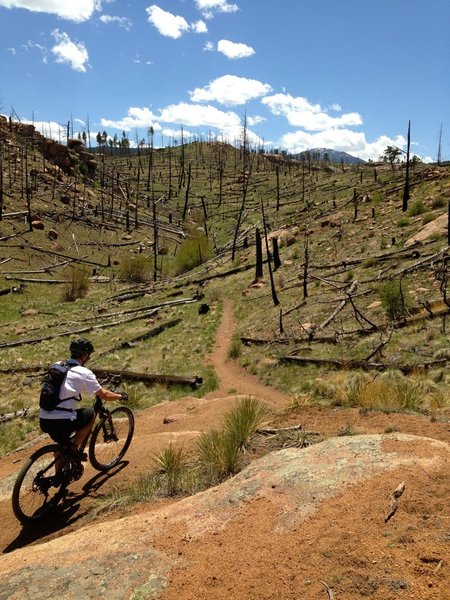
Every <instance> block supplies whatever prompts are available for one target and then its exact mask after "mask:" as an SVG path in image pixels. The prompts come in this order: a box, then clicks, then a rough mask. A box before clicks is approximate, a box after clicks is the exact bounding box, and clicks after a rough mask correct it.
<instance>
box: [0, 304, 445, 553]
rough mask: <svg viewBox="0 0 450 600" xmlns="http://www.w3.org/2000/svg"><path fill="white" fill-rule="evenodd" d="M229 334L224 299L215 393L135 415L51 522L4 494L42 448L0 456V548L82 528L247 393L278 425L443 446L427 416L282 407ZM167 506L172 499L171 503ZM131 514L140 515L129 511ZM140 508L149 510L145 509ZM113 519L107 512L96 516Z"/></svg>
mask: <svg viewBox="0 0 450 600" xmlns="http://www.w3.org/2000/svg"><path fill="white" fill-rule="evenodd" d="M234 331H235V323H234V319H233V303H232V301H231V300H229V299H226V300H225V301H224V304H223V313H222V319H221V322H220V325H219V327H218V330H217V334H216V341H215V346H214V348H213V351H212V353H211V354H210V355H209V356H207V357H206V362H207V363H208V364H211V365H212V366H213V367H214V369H215V371H216V374H217V376H218V378H219V380H220V384H219V388H218V389H217V390H215V391H213V392H210V393H208V394H207V395H206V396H205V397H204V398H193V397H189V396H187V397H184V398H181V399H179V400H176V401H171V402H163V403H161V404H158V405H156V406H153V407H151V408H148V409H146V410H144V411H142V412H140V413H139V414H137V415H136V428H135V434H134V438H133V441H132V443H131V446H130V448H129V450H128V452H127V454H126V456H125V460H124V462H123V463H122V464H121V465H120V467H118V468H116V469H115V470H113V471H112V472H110V473H107V474H101V473H98V472H96V471H94V469H93V468H92V466H91V465H90V464H89V463H87V464H86V470H85V474H84V476H83V477H82V479H81V480H80V481H79V482H77V483H76V484H73V485H72V486H71V488H70V495H69V498H68V499H67V502H65V503H64V506H63V508H61V510H60V512H57V511H55V514H54V515H52V516H51V519H48V520H46V521H44V522H43V523H42V524H39V525H35V526H33V527H24V528H22V527H21V525H20V523H18V521H17V520H16V519H15V517H14V515H13V513H12V509H11V491H12V486H13V484H14V481H15V478H16V475H17V473H18V471H19V470H20V468H21V465H22V464H23V461H24V460H26V459H27V458H28V456H29V455H30V454H31V453H32V451H33V450H34V449H35V448H37V447H39V446H43V445H45V444H47V443H48V439H47V438H42V437H41V438H40V439H39V441H38V442H36V444H35V445H34V446H30V447H27V448H25V449H22V450H20V451H17V452H14V453H11V454H9V455H7V456H4V457H2V458H0V522H1V523H2V524H3V527H2V528H0V549H1V550H2V552H10V551H12V550H14V549H16V548H20V547H24V546H27V545H30V544H38V543H42V542H43V541H46V540H49V539H52V538H56V537H59V536H61V535H64V534H66V533H69V532H72V531H74V530H76V529H78V528H80V527H82V526H85V525H86V524H87V521H86V517H88V515H89V512H90V510H91V509H92V507H93V505H94V504H95V503H96V502H97V500H98V499H99V497H101V496H102V495H104V494H106V493H108V492H110V491H111V490H112V488H113V486H114V487H118V488H120V487H123V486H125V485H127V484H129V483H130V482H132V481H134V480H135V479H136V478H137V477H138V476H139V475H140V474H142V473H145V472H148V471H149V469H151V468H152V467H153V466H154V458H153V455H154V453H155V452H157V451H159V450H161V449H162V448H164V447H165V446H167V445H168V444H169V442H176V443H182V444H183V445H186V446H189V444H193V442H194V441H195V439H196V438H197V437H198V435H199V434H200V433H201V432H203V431H206V430H208V429H211V428H217V427H219V426H220V423H221V420H222V417H223V414H224V413H225V412H226V411H227V410H229V409H230V407H231V406H232V405H233V404H234V402H235V401H236V396H238V395H251V396H254V397H257V398H258V399H260V400H263V401H264V402H266V403H267V405H268V407H269V408H270V416H269V419H270V420H271V421H272V422H274V423H276V424H277V426H289V425H292V424H299V423H301V424H302V425H303V427H304V428H306V429H309V430H314V431H316V432H320V434H321V435H322V436H323V437H324V438H325V437H333V436H336V435H339V432H340V431H342V430H353V431H355V432H358V433H383V432H384V431H386V430H387V429H388V428H390V429H391V430H394V431H401V432H403V433H410V434H413V435H418V436H427V437H432V438H435V439H439V440H442V441H446V442H449V443H450V430H449V425H448V423H445V422H430V419H429V418H426V417H423V416H416V415H406V414H385V413H378V412H371V413H368V414H364V415H362V414H360V413H359V411H358V410H357V409H336V408H324V407H317V406H313V405H311V406H309V405H306V406H303V407H301V408H299V409H297V410H286V409H287V407H288V406H289V405H290V400H291V399H290V397H289V396H288V395H286V394H283V393H281V392H279V391H277V390H275V389H274V388H271V387H268V386H266V385H264V384H262V383H261V382H260V381H258V379H257V378H256V377H254V376H252V375H250V374H248V373H247V372H246V371H245V370H244V369H242V368H241V367H239V366H238V365H237V364H236V363H235V362H234V361H232V360H229V359H228V358H227V355H228V349H229V347H230V342H231V339H232V336H233V334H234ZM170 502H172V500H170ZM132 510H135V511H138V512H139V511H140V510H144V508H142V507H139V506H138V507H136V508H134V509H132ZM145 510H150V508H149V506H148V505H147V506H146V508H145ZM103 518H106V519H113V518H115V517H114V515H112V516H107V517H103Z"/></svg>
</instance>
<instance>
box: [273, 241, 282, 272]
mask: <svg viewBox="0 0 450 600" xmlns="http://www.w3.org/2000/svg"><path fill="white" fill-rule="evenodd" d="M272 250H273V270H274V271H276V270H277V269H279V268H280V267H281V260H280V252H279V249H278V238H276V237H273V238H272Z"/></svg>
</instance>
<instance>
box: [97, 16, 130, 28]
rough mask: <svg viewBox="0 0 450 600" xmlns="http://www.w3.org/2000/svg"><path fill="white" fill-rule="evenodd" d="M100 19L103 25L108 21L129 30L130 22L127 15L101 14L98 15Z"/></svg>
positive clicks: (107, 23)
mask: <svg viewBox="0 0 450 600" xmlns="http://www.w3.org/2000/svg"><path fill="white" fill-rule="evenodd" d="M100 21H101V22H102V23H105V25H109V24H110V23H116V24H117V25H119V26H120V27H123V28H124V29H126V30H127V31H130V29H131V26H132V22H131V20H130V19H127V17H113V16H111V15H102V16H101V17H100Z"/></svg>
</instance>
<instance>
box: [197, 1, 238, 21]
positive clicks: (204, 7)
mask: <svg viewBox="0 0 450 600" xmlns="http://www.w3.org/2000/svg"><path fill="white" fill-rule="evenodd" d="M195 3H196V5H197V8H198V10H199V11H200V12H201V13H202V15H203V16H204V17H205V19H212V18H213V16H214V13H234V12H236V11H238V10H239V6H238V5H237V4H230V3H229V2H227V0H195Z"/></svg>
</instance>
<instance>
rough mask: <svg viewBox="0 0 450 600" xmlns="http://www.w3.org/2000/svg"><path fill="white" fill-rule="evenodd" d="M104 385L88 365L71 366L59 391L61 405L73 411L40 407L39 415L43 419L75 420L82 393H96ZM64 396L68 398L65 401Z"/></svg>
mask: <svg viewBox="0 0 450 600" xmlns="http://www.w3.org/2000/svg"><path fill="white" fill-rule="evenodd" d="M101 388H102V386H101V385H100V384H99V382H98V381H97V378H96V376H95V375H94V373H93V372H92V371H91V370H90V369H87V368H86V367H82V366H81V365H77V366H75V367H72V368H70V369H69V370H68V371H67V375H66V378H65V379H64V382H63V384H62V386H61V391H60V392H59V397H60V399H61V402H60V404H59V406H62V407H63V408H70V409H71V412H69V411H67V410H58V409H56V410H44V409H42V408H41V409H40V411H39V417H40V418H41V419H71V420H74V419H75V418H76V413H75V410H76V409H77V408H78V400H77V398H79V397H80V394H89V395H93V394H96V393H97V392H98V391H99V390H100V389H101ZM64 398H67V400H66V401H64Z"/></svg>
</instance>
